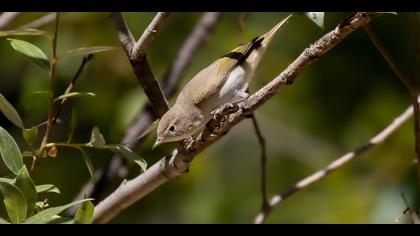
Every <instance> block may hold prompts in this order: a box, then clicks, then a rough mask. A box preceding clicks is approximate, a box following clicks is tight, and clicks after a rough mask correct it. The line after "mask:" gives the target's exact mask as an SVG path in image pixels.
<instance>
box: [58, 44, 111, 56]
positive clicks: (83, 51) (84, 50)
mask: <svg viewBox="0 0 420 236" xmlns="http://www.w3.org/2000/svg"><path fill="white" fill-rule="evenodd" d="M114 49H117V48H116V47H110V46H94V47H81V48H78V49H74V50H69V51H67V52H66V53H65V54H64V55H62V56H61V57H74V56H86V55H89V54H94V53H99V52H105V51H109V50H114Z"/></svg>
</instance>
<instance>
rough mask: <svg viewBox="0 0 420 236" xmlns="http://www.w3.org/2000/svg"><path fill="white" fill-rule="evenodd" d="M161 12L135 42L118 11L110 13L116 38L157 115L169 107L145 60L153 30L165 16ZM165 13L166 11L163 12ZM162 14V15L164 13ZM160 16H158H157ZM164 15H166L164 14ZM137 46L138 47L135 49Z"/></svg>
mask: <svg viewBox="0 0 420 236" xmlns="http://www.w3.org/2000/svg"><path fill="white" fill-rule="evenodd" d="M162 14H163V13H158V14H157V16H156V17H155V19H154V20H153V21H152V23H150V25H149V26H148V29H149V30H148V29H146V30H145V31H144V33H143V35H142V36H141V37H140V40H139V41H138V42H137V43H135V40H134V37H133V35H132V34H131V32H130V30H129V28H128V27H127V24H126V22H125V20H124V17H123V16H122V14H121V13H120V12H113V13H111V18H112V20H113V21H114V24H115V27H116V29H117V35H118V39H119V40H120V42H121V45H122V47H123V48H124V51H125V53H126V54H127V57H128V59H129V60H130V63H131V67H132V68H133V70H134V73H135V74H136V77H137V80H138V81H139V83H140V85H141V86H142V87H143V90H144V93H145V94H146V96H147V98H148V99H149V102H150V103H151V106H152V108H153V111H154V112H155V113H156V115H158V116H159V117H160V116H162V115H163V114H165V112H166V111H167V110H168V109H169V106H168V102H167V101H166V98H165V96H164V95H163V93H162V90H161V88H160V86H159V83H158V82H157V80H156V78H155V76H154V74H153V72H152V69H151V68H150V66H149V62H148V61H147V56H146V51H144V50H145V49H147V46H148V45H149V44H150V43H151V41H152V39H153V37H152V36H153V35H154V32H157V31H158V27H159V26H161V24H162V22H163V20H164V19H166V17H162ZM165 14H166V13H165ZM165 14H164V15H165ZM159 16H160V17H159ZM165 16H166V15H165ZM156 18H158V20H157V19H156ZM136 48H138V49H136Z"/></svg>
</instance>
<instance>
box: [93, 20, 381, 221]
mask: <svg viewBox="0 0 420 236" xmlns="http://www.w3.org/2000/svg"><path fill="white" fill-rule="evenodd" d="M374 15H375V13H366V12H358V13H355V14H353V15H352V16H350V17H348V18H347V19H345V20H343V21H342V22H341V23H340V24H339V25H338V26H337V27H336V28H335V29H334V30H333V31H331V32H329V33H327V34H326V35H324V36H323V37H322V38H320V39H319V40H318V41H316V42H315V43H314V44H312V45H311V46H309V47H308V48H307V49H305V50H304V52H302V53H301V54H300V56H299V57H298V58H297V59H296V60H295V61H294V62H292V63H291V64H290V65H289V66H288V67H287V68H286V69H285V70H284V71H283V72H282V73H281V74H280V75H279V76H277V77H276V78H274V79H273V80H272V81H271V82H270V83H268V84H267V85H266V86H264V87H263V88H262V89H260V90H259V91H257V92H256V93H255V94H253V95H251V96H250V97H249V98H248V99H246V100H245V101H244V102H242V103H241V104H239V106H240V109H239V111H238V112H236V113H234V114H232V115H231V116H230V117H229V120H228V122H227V123H226V124H225V125H223V126H221V128H220V129H218V130H216V131H214V132H211V133H210V132H203V134H204V133H206V135H201V136H200V137H199V138H198V139H197V140H196V141H194V142H192V143H186V142H183V143H182V146H183V148H179V151H178V149H175V150H174V151H173V152H172V154H171V155H168V156H166V157H164V158H162V159H161V160H159V161H158V162H157V163H155V164H154V165H153V166H151V167H150V168H149V169H148V170H147V171H146V172H144V173H143V174H141V175H139V176H137V177H136V178H134V179H132V180H129V181H123V183H122V184H121V185H120V187H118V188H117V190H115V192H113V193H112V194H111V195H109V196H108V197H107V198H106V199H105V200H103V201H102V202H100V203H99V204H98V205H97V206H96V207H95V213H94V216H93V218H92V223H106V222H108V221H109V220H110V219H112V217H114V216H116V215H117V214H118V213H120V212H121V211H122V210H123V209H125V208H127V207H128V206H130V205H132V204H133V203H135V202H136V201H138V200H139V199H141V198H142V197H144V196H146V195H147V194H149V193H150V192H152V191H153V190H154V189H156V188H158V187H159V186H160V185H162V184H163V183H165V182H167V181H168V180H170V179H172V178H175V177H176V176H179V175H180V174H182V173H184V172H185V171H186V170H188V167H189V165H190V163H191V161H192V160H193V159H194V157H195V156H196V155H197V154H198V153H199V152H201V151H202V150H204V149H205V148H207V147H208V146H210V145H211V144H212V143H214V142H216V141H217V140H219V139H220V138H221V137H222V136H223V134H225V133H226V132H227V131H228V130H229V129H230V128H232V127H233V126H234V125H236V124H237V123H239V122H240V121H241V120H243V119H244V118H245V117H246V115H247V114H250V113H251V112H252V111H254V110H256V109H257V108H259V107H260V106H261V105H263V104H264V103H265V102H266V101H268V100H269V99H270V98H271V97H273V96H274V95H275V94H276V93H277V92H278V89H279V88H280V87H283V86H284V85H287V84H291V83H292V82H293V81H294V80H295V78H296V77H297V75H298V74H299V73H300V72H301V71H302V70H303V69H305V68H306V67H307V66H308V65H310V64H312V63H313V62H314V61H316V59H317V58H319V57H320V56H322V55H323V54H325V53H326V52H327V51H329V50H330V49H331V48H333V47H334V46H335V45H337V44H338V43H339V42H340V41H341V40H342V39H344V38H345V37H346V36H348V35H349V34H350V33H352V32H354V31H355V30H356V29H358V28H359V27H360V26H362V25H364V24H366V23H367V22H369V20H370V19H371V18H372V17H373V16H374ZM210 122H211V121H210Z"/></svg>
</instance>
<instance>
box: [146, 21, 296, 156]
mask: <svg viewBox="0 0 420 236" xmlns="http://www.w3.org/2000/svg"><path fill="white" fill-rule="evenodd" d="M291 16H292V15H289V16H288V17H286V18H285V19H284V20H282V21H281V22H280V23H278V24H277V25H276V26H274V28H273V29H271V30H270V31H268V32H267V33H266V34H264V35H262V36H260V37H256V38H254V39H253V40H252V41H251V42H249V43H248V44H246V45H243V46H239V47H237V48H235V49H233V50H232V51H230V52H229V53H227V54H225V55H224V56H222V57H220V58H219V59H218V60H216V61H215V62H213V63H212V64H211V65H209V66H208V67H206V68H204V69H203V70H201V71H200V72H199V73H198V74H197V75H195V76H194V77H193V78H192V79H191V80H190V81H189V82H188V83H187V85H185V87H184V88H183V89H182V91H181V93H180V94H179V96H178V98H177V100H176V102H175V104H174V106H172V107H171V108H170V109H169V110H168V111H167V112H166V113H165V114H164V115H163V116H162V118H161V119H160V121H159V124H158V128H157V139H156V142H155V144H154V145H153V148H155V147H157V146H158V145H159V144H162V143H166V142H175V141H179V140H182V139H185V138H188V137H190V136H192V135H193V134H195V133H197V132H198V131H200V130H201V129H202V128H204V127H205V125H206V124H207V122H209V121H210V119H211V118H212V111H214V110H215V109H217V108H219V107H221V106H223V105H225V104H228V103H230V104H235V103H238V102H240V101H242V100H244V99H245V98H247V97H248V93H247V92H246V91H247V89H248V84H249V82H250V80H251V77H252V76H253V75H254V71H255V69H256V67H257V66H258V64H259V62H260V60H261V57H262V55H263V54H264V52H265V50H266V48H267V46H268V44H269V43H270V42H271V40H272V38H273V36H274V35H275V33H276V32H277V31H278V30H279V29H280V28H281V27H282V26H283V25H285V23H286V22H287V21H288V19H289V18H290V17H291Z"/></svg>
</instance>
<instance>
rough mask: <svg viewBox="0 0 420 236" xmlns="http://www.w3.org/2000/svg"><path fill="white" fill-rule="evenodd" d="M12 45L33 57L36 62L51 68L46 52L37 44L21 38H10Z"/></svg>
mask: <svg viewBox="0 0 420 236" xmlns="http://www.w3.org/2000/svg"><path fill="white" fill-rule="evenodd" d="M8 40H10V45H12V47H13V48H14V49H15V50H16V51H18V52H20V53H22V54H23V55H25V56H26V57H28V58H29V59H31V60H32V61H33V62H34V63H35V64H37V65H38V66H40V67H41V68H43V69H46V70H50V61H49V59H48V57H47V56H46V55H45V53H44V52H43V51H42V50H41V49H40V48H39V47H37V46H35V45H34V44H32V43H29V42H26V41H23V40H19V39H8Z"/></svg>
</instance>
